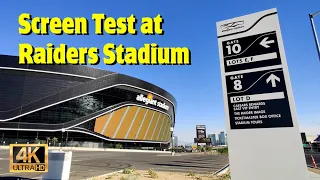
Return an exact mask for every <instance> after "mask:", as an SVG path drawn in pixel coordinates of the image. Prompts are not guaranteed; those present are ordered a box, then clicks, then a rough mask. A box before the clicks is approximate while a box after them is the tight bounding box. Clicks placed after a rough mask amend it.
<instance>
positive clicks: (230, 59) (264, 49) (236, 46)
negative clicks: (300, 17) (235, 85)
mask: <svg viewBox="0 0 320 180" xmlns="http://www.w3.org/2000/svg"><path fill="white" fill-rule="evenodd" d="M222 48H223V57H224V67H225V72H232V71H239V70H246V69H253V68H258V67H266V66H273V65H279V64H281V58H280V53H279V47H278V41H277V35H276V32H275V31H274V32H268V33H262V34H256V35H253V36H247V37H242V38H238V39H231V40H228V41H223V42H222Z"/></svg>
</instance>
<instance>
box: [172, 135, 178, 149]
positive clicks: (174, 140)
mask: <svg viewBox="0 0 320 180" xmlns="http://www.w3.org/2000/svg"><path fill="white" fill-rule="evenodd" d="M173 147H178V136H174V139H173Z"/></svg>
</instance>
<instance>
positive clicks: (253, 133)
mask: <svg viewBox="0 0 320 180" xmlns="http://www.w3.org/2000/svg"><path fill="white" fill-rule="evenodd" d="M217 32H218V43H219V44H218V45H219V56H220V65H221V77H222V87H223V97H224V105H225V113H226V123H227V124H226V125H227V133H228V145H229V160H230V170H231V176H232V180H244V179H245V180H270V179H272V180H287V179H288V180H289V179H290V180H308V173H307V166H306V161H305V158H304V152H303V148H302V144H301V137H300V133H299V128H298V121H297V117H296V111H295V105H294V100H293V93H292V88H291V84H290V78H289V72H288V67H287V62H286V57H285V52H284V47H283V42H282V36H281V32H280V25H279V20H278V15H277V10H276V9H270V10H266V11H262V12H258V13H255V14H250V15H246V16H242V17H237V18H233V19H229V20H225V21H221V22H218V23H217Z"/></svg>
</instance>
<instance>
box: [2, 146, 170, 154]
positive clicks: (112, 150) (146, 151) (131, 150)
mask: <svg viewBox="0 0 320 180" xmlns="http://www.w3.org/2000/svg"><path fill="white" fill-rule="evenodd" d="M0 149H9V146H0ZM61 149H62V150H75V151H109V152H141V153H158V154H159V153H162V154H170V153H171V152H170V151H154V150H136V149H111V148H110V149H109V148H80V147H63V148H61ZM49 150H60V147H49Z"/></svg>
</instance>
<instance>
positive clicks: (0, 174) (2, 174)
mask: <svg viewBox="0 0 320 180" xmlns="http://www.w3.org/2000/svg"><path fill="white" fill-rule="evenodd" d="M18 173H19V172H16V173H3V174H0V176H2V175H7V174H18Z"/></svg>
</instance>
